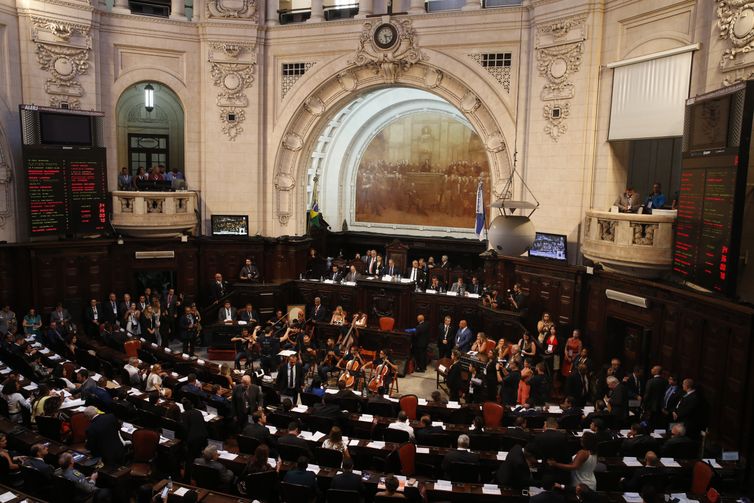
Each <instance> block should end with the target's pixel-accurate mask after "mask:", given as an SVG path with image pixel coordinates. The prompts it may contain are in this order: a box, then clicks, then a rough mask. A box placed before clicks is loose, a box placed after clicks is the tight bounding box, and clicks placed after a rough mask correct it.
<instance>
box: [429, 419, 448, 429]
mask: <svg viewBox="0 0 754 503" xmlns="http://www.w3.org/2000/svg"><path fill="white" fill-rule="evenodd" d="M432 426H439V427H440V428H442V429H443V430H444V429H445V424H444V423H443V422H442V421H432Z"/></svg>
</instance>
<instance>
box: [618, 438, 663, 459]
mask: <svg viewBox="0 0 754 503" xmlns="http://www.w3.org/2000/svg"><path fill="white" fill-rule="evenodd" d="M641 445H652V446H654V445H655V440H654V439H653V438H652V437H650V436H649V435H637V436H635V437H634V438H627V439H625V440H623V442H622V443H621V454H623V455H624V456H631V455H632V453H633V452H634V449H636V448H638V447H639V446H641Z"/></svg>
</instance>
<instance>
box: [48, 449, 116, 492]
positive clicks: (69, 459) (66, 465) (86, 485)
mask: <svg viewBox="0 0 754 503" xmlns="http://www.w3.org/2000/svg"><path fill="white" fill-rule="evenodd" d="M58 464H59V465H60V469H59V470H58V471H57V473H58V474H59V475H60V476H62V477H63V478H64V479H67V480H70V481H71V482H73V484H74V486H75V487H76V493H77V497H76V501H85V500H87V499H88V498H89V496H92V497H93V501H94V502H95V503H97V502H100V501H109V500H110V490H109V489H105V488H102V487H97V474H98V472H94V473H92V474H91V475H90V476H89V477H87V476H86V475H84V474H83V473H81V472H80V471H78V470H76V469H75V468H74V467H73V455H72V454H71V453H70V452H64V453H63V454H61V455H60V458H59V459H58Z"/></svg>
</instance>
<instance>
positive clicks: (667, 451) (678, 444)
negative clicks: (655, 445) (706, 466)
mask: <svg viewBox="0 0 754 503" xmlns="http://www.w3.org/2000/svg"><path fill="white" fill-rule="evenodd" d="M698 451H699V443H698V442H697V441H695V440H692V439H690V438H689V437H685V436H684V437H671V438H669V439H667V440H666V441H665V443H664V444H663V445H662V449H661V450H660V452H661V454H662V457H664V458H681V459H690V458H695V457H697V452H698Z"/></svg>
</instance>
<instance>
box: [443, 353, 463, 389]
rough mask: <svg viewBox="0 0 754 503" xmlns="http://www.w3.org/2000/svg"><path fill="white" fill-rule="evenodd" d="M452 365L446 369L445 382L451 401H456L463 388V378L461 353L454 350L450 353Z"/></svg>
mask: <svg viewBox="0 0 754 503" xmlns="http://www.w3.org/2000/svg"><path fill="white" fill-rule="evenodd" d="M451 358H452V360H453V361H452V363H451V364H450V367H449V368H448V373H447V375H446V377H445V382H446V383H447V385H448V395H450V399H451V400H455V401H458V395H459V393H460V392H461V388H462V387H463V378H462V377H461V353H460V352H459V351H458V350H457V349H454V350H453V352H452V353H451Z"/></svg>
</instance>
